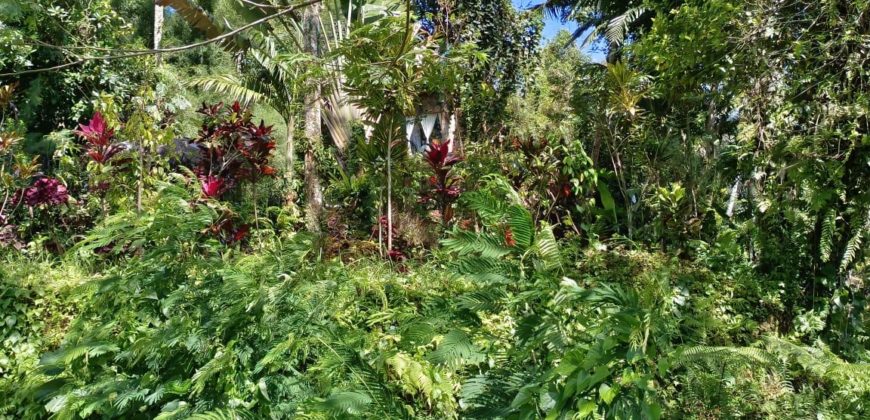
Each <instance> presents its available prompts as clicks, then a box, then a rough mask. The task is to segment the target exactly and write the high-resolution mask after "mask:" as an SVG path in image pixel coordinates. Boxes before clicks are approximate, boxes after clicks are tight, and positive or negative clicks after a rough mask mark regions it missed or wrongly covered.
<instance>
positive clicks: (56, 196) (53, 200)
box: [19, 178, 69, 207]
mask: <svg viewBox="0 0 870 420" xmlns="http://www.w3.org/2000/svg"><path fill="white" fill-rule="evenodd" d="M19 194H20V199H21V200H22V201H24V204H26V205H27V206H28V207H40V206H57V205H60V204H64V203H66V202H67V200H69V193H68V192H67V190H66V186H64V185H63V184H61V183H60V181H58V180H57V179H54V178H40V179H38V180H36V182H34V183H33V185H31V186H29V187H27V188H24V189H23V190H21V191H20V193H19Z"/></svg>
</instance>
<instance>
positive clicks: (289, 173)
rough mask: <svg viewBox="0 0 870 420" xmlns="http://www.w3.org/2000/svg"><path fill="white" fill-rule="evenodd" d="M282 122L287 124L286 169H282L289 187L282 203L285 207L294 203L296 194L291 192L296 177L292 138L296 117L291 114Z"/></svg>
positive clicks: (293, 139)
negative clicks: (285, 204)
mask: <svg viewBox="0 0 870 420" xmlns="http://www.w3.org/2000/svg"><path fill="white" fill-rule="evenodd" d="M284 122H285V124H287V143H285V145H284V146H285V148H286V149H285V152H284V153H285V155H284V162H285V164H286V165H287V167H286V168H285V169H284V176H285V177H286V179H287V185H288V186H289V187H290V188H289V190H288V191H287V196H286V197H284V201H285V203H287V205H290V204H292V203H293V202H295V201H296V193H295V192H294V190H293V181H294V179H293V178H294V177H295V176H296V173H295V170H296V165H295V164H296V150H295V146H296V145H295V144H294V143H295V141H296V139H295V138H294V135H295V131H296V115H293V114H292V113H291V115H289V116H287V117H286V119H285V120H284Z"/></svg>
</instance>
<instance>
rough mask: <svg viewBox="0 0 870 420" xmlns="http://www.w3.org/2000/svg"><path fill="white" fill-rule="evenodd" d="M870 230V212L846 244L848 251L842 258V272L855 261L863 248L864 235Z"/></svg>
mask: <svg viewBox="0 0 870 420" xmlns="http://www.w3.org/2000/svg"><path fill="white" fill-rule="evenodd" d="M868 231H870V212H868V214H867V215H866V216H865V217H864V221H863V223H861V225H860V227H858V229H856V230H855V233H854V234H853V235H852V238H851V239H849V242H848V243H847V244H846V251H845V252H843V258H842V259H841V260H840V272H845V271H846V269H848V268H849V265H850V264H852V262H853V261H855V257H856V256H857V255H858V251H860V250H861V245H862V244H863V241H864V235H865V234H866V233H867V232H868Z"/></svg>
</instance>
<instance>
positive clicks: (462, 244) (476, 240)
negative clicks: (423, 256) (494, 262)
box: [441, 229, 511, 258]
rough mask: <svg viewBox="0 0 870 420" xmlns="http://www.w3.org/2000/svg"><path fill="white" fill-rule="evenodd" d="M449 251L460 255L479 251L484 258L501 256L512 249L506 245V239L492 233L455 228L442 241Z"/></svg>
mask: <svg viewBox="0 0 870 420" xmlns="http://www.w3.org/2000/svg"><path fill="white" fill-rule="evenodd" d="M441 244H442V245H443V246H444V247H445V248H447V250H448V251H453V252H456V253H457V254H459V255H469V254H473V253H479V254H480V255H481V256H482V257H484V258H499V257H502V256H504V255H507V254H509V253H511V249H510V248H508V247H506V246H505V245H504V241H503V240H502V239H501V238H499V237H497V236H495V235H492V234H487V233H482V234H476V233H474V232H471V231H463V230H455V229H454V231H453V232H451V233H450V237H448V238H445V239H443V240H442V241H441Z"/></svg>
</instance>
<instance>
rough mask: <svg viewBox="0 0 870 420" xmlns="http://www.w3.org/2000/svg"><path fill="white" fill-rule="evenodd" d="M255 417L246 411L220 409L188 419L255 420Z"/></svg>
mask: <svg viewBox="0 0 870 420" xmlns="http://www.w3.org/2000/svg"><path fill="white" fill-rule="evenodd" d="M254 418H256V417H254V415H253V414H252V413H251V412H249V411H246V410H239V409H220V410H212V411H207V412H205V413H196V414H193V415H191V416H190V417H188V420H253V419H254Z"/></svg>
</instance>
